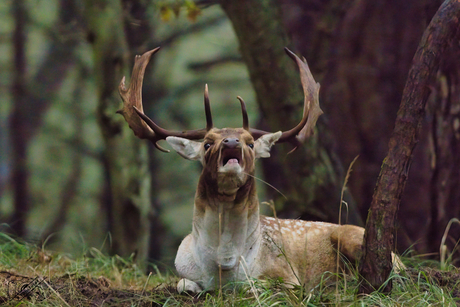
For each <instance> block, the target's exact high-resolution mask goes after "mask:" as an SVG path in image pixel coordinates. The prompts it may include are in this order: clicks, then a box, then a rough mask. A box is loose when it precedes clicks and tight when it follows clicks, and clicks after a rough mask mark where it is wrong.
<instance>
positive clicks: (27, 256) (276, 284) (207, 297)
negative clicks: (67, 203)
mask: <svg viewBox="0 0 460 307" xmlns="http://www.w3.org/2000/svg"><path fill="white" fill-rule="evenodd" d="M0 252H1V255H2V256H1V257H0V302H1V303H2V304H3V305H7V306H19V305H20V306H87V305H94V306H101V305H104V306H160V305H164V306H184V305H194V306H195V305H197V306H325V305H334V306H428V305H430V306H455V305H456V304H458V303H459V302H460V291H458V286H459V283H460V274H459V272H458V271H457V270H454V269H452V270H451V271H444V272H443V271H440V270H438V269H434V268H429V267H426V266H424V265H426V262H424V261H421V260H419V259H416V258H410V259H409V258H407V259H406V258H405V259H404V261H405V263H406V264H408V263H411V265H414V266H415V268H408V269H407V270H406V271H404V272H401V274H399V275H398V274H392V275H391V276H390V278H389V279H388V281H389V280H393V285H394V286H393V290H392V292H391V293H390V294H388V295H385V294H382V293H379V292H373V293H371V294H369V295H365V296H358V295H357V289H358V276H357V273H356V271H354V270H353V269H350V271H351V273H350V274H347V275H343V274H335V273H330V272H326V273H325V274H324V275H323V279H322V281H321V283H320V284H319V285H317V286H316V287H315V288H314V289H312V290H310V291H306V289H304V288H302V287H300V286H291V285H287V286H286V285H284V284H283V282H282V280H279V279H273V280H268V281H262V280H256V279H250V280H247V281H246V282H240V283H237V284H232V285H228V286H226V287H224V288H223V289H222V291H215V292H210V293H206V292H203V293H200V294H197V295H195V296H192V295H189V294H181V295H179V294H178V293H177V292H176V290H175V285H176V283H177V281H178V278H177V277H175V276H173V275H171V274H166V275H162V274H161V273H159V271H158V270H156V268H155V267H154V269H153V270H154V272H151V273H150V274H148V275H146V274H144V273H143V272H141V271H140V270H139V268H138V266H137V265H136V264H135V262H134V261H133V259H132V257H130V258H127V259H125V258H121V257H118V256H114V257H109V256H107V255H105V254H104V253H102V252H101V251H100V250H98V249H95V248H89V249H87V250H85V251H84V252H83V254H82V255H81V256H80V257H77V258H76V259H74V260H71V259H69V258H68V257H67V256H65V255H62V254H58V253H50V252H48V251H45V250H44V249H43V248H37V247H36V246H32V245H29V244H24V243H21V242H18V241H16V240H14V239H13V238H11V237H10V236H8V235H5V234H2V233H0ZM435 264H436V265H437V266H438V267H439V265H440V264H439V263H432V265H435ZM388 281H387V282H388ZM25 290H28V291H25ZM21 291H22V292H21Z"/></svg>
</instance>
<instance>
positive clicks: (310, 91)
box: [250, 48, 323, 150]
mask: <svg viewBox="0 0 460 307" xmlns="http://www.w3.org/2000/svg"><path fill="white" fill-rule="evenodd" d="M284 50H285V51H286V53H287V54H288V55H289V57H291V58H292V59H293V60H294V61H295V62H296V63H297V66H298V67H299V71H300V80H301V82H302V88H303V92H304V96H305V98H304V108H303V116H302V120H301V121H300V123H299V124H298V125H297V126H295V127H294V128H292V129H291V130H288V131H283V134H282V135H281V137H280V138H279V140H278V141H277V143H280V142H291V143H293V144H294V145H295V146H296V148H297V146H298V145H299V144H300V143H303V142H304V141H305V140H306V139H307V138H308V137H309V136H311V135H312V134H313V129H314V127H315V125H316V121H317V120H318V117H319V116H320V115H321V114H323V111H322V110H321V108H320V106H319V88H320V85H319V83H317V82H316V81H315V79H314V78H313V75H312V74H311V72H310V68H309V67H308V64H307V62H306V61H305V59H304V61H302V60H301V59H300V58H299V57H298V56H297V55H295V54H294V53H293V52H292V51H291V50H289V49H288V48H284ZM250 131H251V134H252V135H253V137H254V138H258V137H261V136H262V135H264V134H267V133H268V132H266V131H262V130H256V129H252V128H251V130H250ZM296 148H294V150H295V149H296Z"/></svg>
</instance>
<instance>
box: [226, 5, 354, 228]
mask: <svg viewBox="0 0 460 307" xmlns="http://www.w3.org/2000/svg"><path fill="white" fill-rule="evenodd" d="M221 5H222V8H223V9H224V11H225V12H226V14H227V16H228V17H229V19H230V20H231V22H232V24H233V27H234V29H235V32H236V35H237V37H238V40H239V44H240V51H241V54H242V56H243V60H244V61H245V63H246V64H247V66H248V70H249V74H250V78H251V81H252V83H253V86H254V89H255V91H256V95H257V102H258V104H259V107H260V110H261V113H262V116H263V119H264V125H266V126H267V127H269V129H271V130H288V129H290V128H292V127H293V126H295V125H296V124H297V123H298V121H299V120H300V117H301V114H302V106H303V94H302V90H301V87H300V79H299V73H298V70H297V69H296V68H295V65H294V63H293V62H292V61H291V59H289V57H287V56H286V54H285V53H284V51H283V48H284V47H286V46H287V47H291V42H290V40H289V38H288V36H287V33H286V30H285V28H284V25H283V23H282V18H281V12H280V9H279V5H278V2H277V1H274V0H249V1H223V2H221ZM294 51H295V50H294ZM313 74H314V73H313ZM262 128H264V129H265V130H268V129H267V128H266V127H262ZM318 130H319V131H320V132H319V134H316V135H314V136H313V137H312V138H311V139H310V140H308V141H307V143H306V144H305V145H304V146H302V148H299V149H298V150H297V151H296V152H294V153H292V154H290V155H289V156H287V153H288V152H289V151H290V150H291V149H292V148H289V146H282V145H278V146H276V147H275V148H274V150H273V151H272V157H271V158H270V159H268V160H266V161H263V163H264V174H265V177H266V179H267V181H268V182H270V183H271V184H273V185H274V186H275V187H276V188H278V189H279V190H281V191H282V192H283V193H284V194H285V195H286V196H287V198H288V200H285V199H283V198H282V197H281V196H280V195H278V194H274V192H271V193H270V192H269V196H270V197H272V198H273V199H274V200H275V204H276V207H277V210H278V211H280V214H279V215H280V216H282V217H286V216H291V217H292V216H294V217H298V216H299V215H301V217H302V218H305V219H313V220H326V221H332V222H337V221H338V216H339V206H340V205H341V203H340V191H341V187H342V183H343V178H344V171H343V169H342V166H341V164H340V163H339V162H338V158H337V156H336V155H335V153H334V152H333V151H331V150H330V148H329V147H328V146H327V142H328V140H329V134H328V131H327V129H326V125H325V124H324V122H323V121H321V118H320V120H319V121H318ZM345 200H346V201H347V202H348V204H349V218H348V220H349V221H350V222H351V223H354V224H360V223H361V219H360V216H359V214H358V212H357V210H356V208H355V205H354V202H353V200H352V199H351V197H350V196H349V195H347V198H346V199H345Z"/></svg>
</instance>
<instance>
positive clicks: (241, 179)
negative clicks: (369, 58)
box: [166, 129, 364, 292]
mask: <svg viewBox="0 0 460 307" xmlns="http://www.w3.org/2000/svg"><path fill="white" fill-rule="evenodd" d="M280 136H281V132H278V133H274V134H267V135H264V136H262V137H261V138H259V139H258V140H257V141H254V139H253V137H252V136H251V134H249V133H248V132H247V131H245V130H244V129H212V130H211V131H210V132H209V133H208V134H207V135H206V137H205V141H204V142H203V143H198V142H194V141H190V140H186V139H182V138H177V137H168V138H167V139H166V140H167V141H168V143H170V144H171V145H172V147H173V148H174V149H175V150H176V151H177V152H178V153H179V154H181V156H183V157H185V158H188V159H193V160H200V161H201V162H202V164H203V166H204V168H203V172H202V174H201V176H200V180H199V183H198V188H197V192H196V196H195V207H194V212H193V229H192V233H191V234H190V235H188V236H187V237H186V238H185V239H184V240H183V241H182V243H181V245H180V247H179V250H178V252H177V256H176V261H175V264H176V269H177V271H178V273H179V275H180V276H181V277H183V278H184V279H183V280H181V281H180V282H179V284H178V290H179V292H182V291H192V292H199V291H202V290H212V289H215V288H216V287H218V286H219V285H225V284H227V283H229V282H232V281H244V280H247V279H248V278H249V277H255V278H282V279H283V281H284V282H285V283H287V284H303V285H307V286H312V285H314V284H315V283H317V282H318V281H319V279H320V278H321V275H322V274H323V273H324V272H326V271H331V272H335V271H336V265H337V262H336V259H337V258H336V257H337V247H338V246H337V242H338V238H339V237H341V240H340V241H341V245H340V246H341V248H340V251H341V252H342V253H344V254H345V255H346V256H348V257H349V258H350V259H351V260H353V259H356V258H357V257H358V256H359V253H360V250H361V243H362V240H363V234H364V229H363V228H360V227H356V226H350V225H345V226H340V225H337V224H330V223H322V222H306V221H301V220H283V219H275V218H272V217H266V216H260V215H259V200H258V197H257V193H256V187H255V183H254V178H253V175H254V161H255V159H256V158H258V157H267V156H268V155H269V149H270V147H271V146H272V145H273V144H274V143H275V142H276V141H277V140H278V138H279V137H280ZM229 140H230V141H229ZM236 140H237V141H236ZM226 141H229V143H230V142H233V143H234V144H233V145H230V146H229V145H227V144H226V143H225V142H226ZM205 144H212V145H211V146H210V147H209V148H208V149H205V147H204V146H205ZM249 144H254V145H253V148H250V147H249ZM192 148H194V150H192ZM227 161H228V162H227Z"/></svg>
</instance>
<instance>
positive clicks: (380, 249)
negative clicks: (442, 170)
mask: <svg viewBox="0 0 460 307" xmlns="http://www.w3.org/2000/svg"><path fill="white" fill-rule="evenodd" d="M459 19H460V3H459V2H458V1H449V0H447V1H446V2H444V4H443V5H442V6H441V7H440V9H439V10H438V12H437V13H436V15H435V17H434V18H433V20H432V21H431V23H430V25H429V26H428V28H427V29H426V30H425V33H424V35H423V37H422V40H421V42H420V44H419V48H418V49H417V52H416V54H415V56H414V59H413V64H412V68H411V70H410V71H409V77H408V80H407V83H406V86H405V88H404V92H403V97H402V102H401V106H400V108H399V111H398V115H397V119H396V124H395V128H394V131H393V134H392V137H391V139H390V142H389V151H388V155H387V157H386V158H385V159H384V162H383V164H382V168H381V172H380V175H379V177H378V180H377V185H376V188H375V191H374V195H373V198H372V203H371V208H370V210H369V215H368V219H367V222H366V232H365V236H364V249H363V257H362V261H361V264H360V270H359V271H360V276H361V286H360V291H361V292H364V293H370V292H372V291H374V290H376V289H380V290H383V291H390V290H391V287H392V284H391V282H388V283H387V284H386V285H385V286H384V288H381V287H382V286H383V285H384V283H385V281H386V280H387V278H388V276H389V274H390V272H391V268H392V262H391V251H392V250H393V247H394V234H395V218H396V213H397V211H398V208H399V203H400V201H401V196H402V192H403V190H404V187H405V184H406V180H407V176H408V173H409V169H410V165H411V161H412V153H413V149H414V147H415V145H416V143H417V139H418V133H419V130H420V124H421V120H422V118H423V115H424V112H425V104H426V101H427V99H428V95H429V94H430V88H429V87H430V86H432V84H433V81H434V78H435V76H436V72H437V70H438V68H439V63H440V60H441V57H442V56H443V55H444V54H445V50H446V49H447V47H449V45H450V44H452V43H453V42H454V39H458V38H459V37H460V36H459V34H460V27H459Z"/></svg>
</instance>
